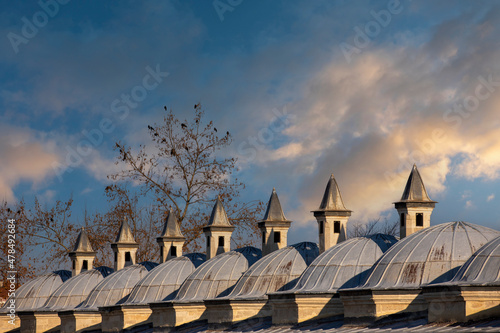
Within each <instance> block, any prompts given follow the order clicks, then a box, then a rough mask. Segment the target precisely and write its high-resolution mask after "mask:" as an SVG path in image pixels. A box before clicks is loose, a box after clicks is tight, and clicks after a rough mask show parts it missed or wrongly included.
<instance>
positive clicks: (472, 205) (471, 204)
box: [465, 200, 476, 209]
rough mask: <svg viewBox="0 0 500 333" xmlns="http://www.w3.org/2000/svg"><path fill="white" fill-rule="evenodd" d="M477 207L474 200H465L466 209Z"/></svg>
mask: <svg viewBox="0 0 500 333" xmlns="http://www.w3.org/2000/svg"><path fill="white" fill-rule="evenodd" d="M474 208H476V205H474V203H473V202H472V200H467V201H466V202H465V209H474Z"/></svg>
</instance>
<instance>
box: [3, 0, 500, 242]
mask: <svg viewBox="0 0 500 333" xmlns="http://www.w3.org/2000/svg"><path fill="white" fill-rule="evenodd" d="M1 7H2V9H3V10H2V11H1V13H0V35H2V36H3V37H2V39H1V44H0V110H1V113H0V156H1V160H0V170H1V172H0V197H1V198H2V199H4V200H7V201H9V202H14V201H16V200H19V199H21V198H24V199H25V200H26V201H28V202H32V201H33V198H34V197H35V196H37V197H38V198H39V199H40V200H41V201H42V203H43V204H45V205H48V206H50V205H51V204H53V203H54V202H55V201H56V200H67V198H68V197H69V196H70V195H72V196H73V199H74V213H73V218H74V219H75V220H77V221H78V220H80V219H81V218H82V215H83V211H84V209H85V207H86V208H87V209H90V210H100V209H106V207H107V206H106V205H107V203H106V200H105V197H104V191H103V189H104V187H105V186H106V185H108V184H109V180H108V179H107V177H106V176H107V175H109V174H111V173H114V172H116V171H117V170H118V167H117V166H116V165H115V164H114V162H115V157H116V152H115V151H113V145H114V143H115V142H117V141H121V142H123V143H126V144H128V145H130V146H132V147H138V146H139V145H140V144H147V143H148V142H149V135H148V132H147V125H149V124H153V123H155V122H160V121H161V119H162V117H163V115H164V113H163V106H164V105H165V106H167V107H168V108H169V109H172V110H173V111H174V113H175V114H176V115H177V116H178V117H180V118H182V119H184V118H187V119H189V118H190V117H192V113H193V105H194V104H196V103H199V102H200V103H201V104H202V106H203V108H204V109H205V112H206V118H207V119H211V120H213V121H214V122H215V124H216V126H217V127H218V128H220V129H222V130H223V131H224V130H227V131H229V132H231V133H232V135H233V144H232V145H231V147H230V150H229V151H228V152H227V154H231V155H232V156H236V157H238V172H237V173H236V174H235V175H234V176H237V177H238V178H239V179H240V180H242V181H243V182H245V183H246V185H247V187H246V190H245V191H244V193H243V199H245V200H262V201H267V200H268V198H269V195H270V194H271V191H272V188H273V187H275V188H276V191H277V193H278V195H279V198H280V201H281V204H282V207H283V210H284V212H285V215H286V216H287V218H288V219H290V220H293V221H294V222H293V224H292V228H291V230H290V232H289V239H288V241H289V243H295V242H299V241H303V240H311V241H317V227H316V222H315V220H314V217H313V215H312V213H311V212H310V211H311V210H314V209H316V208H317V207H318V206H319V204H320V202H321V198H322V195H323V192H324V189H325V186H326V183H327V181H328V179H329V177H330V174H332V173H333V174H334V175H335V177H336V179H337V182H338V184H339V187H340V191H341V193H342V196H343V199H344V203H345V205H346V207H347V208H348V209H351V210H352V211H353V213H352V216H351V218H350V220H351V221H359V222H363V223H365V222H367V221H371V220H374V219H379V218H380V219H382V220H383V219H388V220H396V219H397V214H396V211H395V210H394V205H393V202H395V201H397V200H398V199H399V198H400V197H401V194H402V192H403V189H404V185H405V183H406V179H407V177H408V175H409V172H410V170H411V167H412V165H413V164H414V163H416V164H417V165H418V168H419V170H420V173H421V175H422V178H423V180H424V183H425V185H426V188H427V190H428V193H429V196H430V197H431V198H432V199H433V200H436V201H438V202H439V203H438V204H437V205H436V208H435V210H434V212H433V215H432V219H431V224H437V223H442V222H448V221H457V220H462V221H468V222H472V223H476V224H480V225H484V226H488V227H491V228H494V229H497V230H500V222H499V221H500V208H498V207H499V204H498V202H499V200H500V193H497V192H498V190H497V189H498V188H499V185H500V179H499V177H500V110H499V107H500V63H499V60H498V59H500V57H499V56H500V52H499V51H500V40H499V39H498V35H499V34H500V4H499V3H497V2H495V1H462V2H458V1H439V2H436V1H408V0H401V1H397V0H391V1H356V2H353V1H294V0H286V1H285V0H281V1H279V0H274V1H264V0H252V1H250V0H215V1H119V2H118V1H92V0H91V1H76V0H72V1H69V0H40V1H29V2H28V1H2V5H1Z"/></svg>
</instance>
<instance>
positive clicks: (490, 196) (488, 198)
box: [486, 193, 495, 202]
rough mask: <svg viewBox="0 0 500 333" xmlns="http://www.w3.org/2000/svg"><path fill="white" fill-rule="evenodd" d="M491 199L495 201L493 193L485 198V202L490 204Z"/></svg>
mask: <svg viewBox="0 0 500 333" xmlns="http://www.w3.org/2000/svg"><path fill="white" fill-rule="evenodd" d="M493 199H495V193H491V194H490V195H488V197H487V198H486V201H487V202H490V201H492V200H493Z"/></svg>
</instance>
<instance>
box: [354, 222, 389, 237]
mask: <svg viewBox="0 0 500 333" xmlns="http://www.w3.org/2000/svg"><path fill="white" fill-rule="evenodd" d="M378 233H380V234H386V235H391V236H399V222H397V221H396V222H390V221H389V220H387V219H384V221H383V222H381V221H380V218H378V219H376V220H372V221H369V222H368V223H360V222H359V221H352V222H349V223H348V227H347V237H348V238H353V237H365V236H372V235H374V234H378Z"/></svg>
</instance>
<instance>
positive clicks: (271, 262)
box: [225, 242, 319, 299]
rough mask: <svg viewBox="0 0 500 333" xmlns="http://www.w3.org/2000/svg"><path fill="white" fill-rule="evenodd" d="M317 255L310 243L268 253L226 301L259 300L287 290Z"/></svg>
mask: <svg viewBox="0 0 500 333" xmlns="http://www.w3.org/2000/svg"><path fill="white" fill-rule="evenodd" d="M318 255H319V248H318V245H317V244H315V243H311V242H302V243H298V244H294V245H291V246H287V247H284V248H282V249H279V250H276V251H274V252H271V253H270V254H268V255H267V256H265V257H263V258H262V259H260V260H259V261H257V262H256V263H255V264H254V265H253V266H252V267H250V268H249V269H248V270H247V271H246V272H245V273H244V274H243V276H242V277H241V278H240V279H239V280H238V282H237V283H236V285H235V287H234V289H233V290H232V292H231V293H230V294H229V295H228V296H227V297H225V298H229V299H233V298H261V297H265V295H266V293H269V292H275V291H278V290H288V289H290V288H291V287H293V286H294V285H295V283H296V282H297V279H298V278H299V276H300V275H301V274H302V273H303V272H304V270H305V269H306V268H307V266H308V265H310V264H311V262H313V260H314V259H315V258H316V257H317V256H318Z"/></svg>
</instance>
